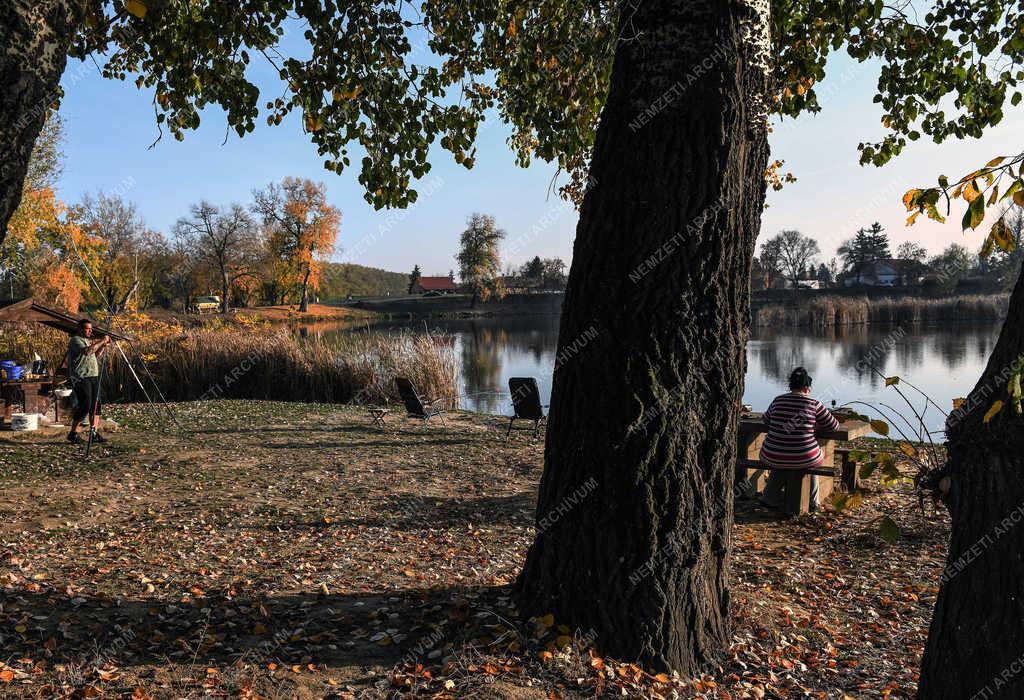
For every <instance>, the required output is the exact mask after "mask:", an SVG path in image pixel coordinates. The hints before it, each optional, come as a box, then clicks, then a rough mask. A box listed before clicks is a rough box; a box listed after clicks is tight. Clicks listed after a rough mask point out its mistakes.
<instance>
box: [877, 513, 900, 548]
mask: <svg viewBox="0 0 1024 700" xmlns="http://www.w3.org/2000/svg"><path fill="white" fill-rule="evenodd" d="M878 531H879V534H881V535H882V539H883V540H885V541H886V542H888V543H889V544H896V543H897V542H899V539H900V526H899V525H897V524H896V522H895V521H894V520H893V519H892V518H890V517H889V516H888V515H886V516H885V517H883V518H882V520H881V522H879V523H878Z"/></svg>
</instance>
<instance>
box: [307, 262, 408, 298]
mask: <svg viewBox="0 0 1024 700" xmlns="http://www.w3.org/2000/svg"><path fill="white" fill-rule="evenodd" d="M408 288H409V275H408V273H403V272H388V271H387V270H378V269H377V268H375V267H365V266H363V265H356V264H354V263H333V262H332V263H327V265H326V266H325V267H324V272H323V278H322V279H321V281H320V300H321V301H324V302H332V301H340V300H342V299H344V298H345V297H347V296H348V295H349V294H351V295H352V296H354V297H366V296H384V295H385V294H387V293H389V292H390V293H391V294H392V295H397V294H405V293H406V291H407V290H408Z"/></svg>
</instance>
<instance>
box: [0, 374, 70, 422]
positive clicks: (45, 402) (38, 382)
mask: <svg viewBox="0 0 1024 700" xmlns="http://www.w3.org/2000/svg"><path fill="white" fill-rule="evenodd" d="M53 387H54V381H53V380H52V379H49V378H43V379H18V380H14V381H10V382H7V381H5V382H0V400H2V401H3V422H4V424H6V425H10V424H11V416H12V415H13V414H14V406H15V404H23V405H24V406H25V413H42V414H45V413H47V412H48V411H49V410H50V401H51V395H52V392H53ZM57 410H59V409H58V408H56V402H55V408H54V411H55V413H54V418H55V419H57V413H56V411H57Z"/></svg>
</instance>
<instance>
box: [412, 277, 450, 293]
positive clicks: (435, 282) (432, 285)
mask: <svg viewBox="0 0 1024 700" xmlns="http://www.w3.org/2000/svg"><path fill="white" fill-rule="evenodd" d="M454 291H455V281H454V280H452V278H451V277H420V278H419V279H418V280H416V284H415V285H413V288H412V293H413V294H423V293H424V292H454Z"/></svg>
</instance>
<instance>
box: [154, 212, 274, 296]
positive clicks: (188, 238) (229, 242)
mask: <svg viewBox="0 0 1024 700" xmlns="http://www.w3.org/2000/svg"><path fill="white" fill-rule="evenodd" d="M174 232H175V235H176V237H177V238H178V239H179V240H181V241H183V242H186V243H187V245H188V246H189V248H190V249H191V250H192V251H193V252H194V255H195V256H196V258H197V259H199V260H201V261H202V262H203V263H205V264H206V265H207V266H208V268H209V269H210V270H212V271H213V272H214V273H215V274H216V278H217V281H218V282H220V289H221V298H220V303H221V312H222V313H227V312H228V310H229V308H230V305H231V301H230V297H231V287H232V285H234V284H235V282H236V281H237V280H238V279H239V278H241V277H243V276H246V275H251V274H252V269H253V268H254V266H255V264H256V259H257V255H258V246H259V231H258V227H257V226H256V223H255V222H254V221H253V220H252V218H251V217H250V216H249V214H248V212H246V210H245V209H244V208H243V207H242V206H241V205H238V204H233V205H231V206H229V207H224V208H218V207H216V206H214V205H212V204H210V203H209V202H205V201H204V202H199V203H198V204H193V205H192V208H191V213H190V215H189V216H186V217H182V218H180V219H178V221H177V223H176V224H175V225H174Z"/></svg>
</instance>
